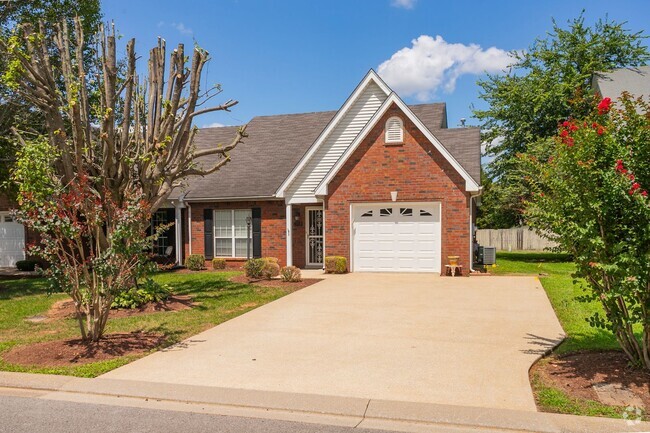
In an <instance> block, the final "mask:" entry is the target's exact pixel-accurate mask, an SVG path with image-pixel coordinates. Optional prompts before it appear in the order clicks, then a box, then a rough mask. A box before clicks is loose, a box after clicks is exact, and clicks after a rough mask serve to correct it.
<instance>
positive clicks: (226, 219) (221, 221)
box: [214, 210, 232, 238]
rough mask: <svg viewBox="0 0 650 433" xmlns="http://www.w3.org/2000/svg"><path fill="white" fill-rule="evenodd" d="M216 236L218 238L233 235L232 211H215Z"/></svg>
mask: <svg viewBox="0 0 650 433" xmlns="http://www.w3.org/2000/svg"><path fill="white" fill-rule="evenodd" d="M214 220H215V224H214V236H215V237H217V238H230V237H232V211H231V210H217V211H215V212H214Z"/></svg>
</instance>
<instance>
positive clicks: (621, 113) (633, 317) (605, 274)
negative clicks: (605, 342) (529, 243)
mask: <svg viewBox="0 0 650 433" xmlns="http://www.w3.org/2000/svg"><path fill="white" fill-rule="evenodd" d="M546 145H547V146H548V147H549V148H548V149H547V150H546V151H547V152H548V153H547V154H550V156H549V157H548V160H545V161H540V160H537V159H536V158H531V157H524V158H526V163H527V167H528V169H529V170H530V171H531V173H530V176H529V177H527V180H528V182H529V183H530V185H531V187H532V191H533V194H532V199H531V200H530V201H528V202H527V206H526V218H527V220H528V222H529V223H530V224H531V225H532V226H533V227H534V228H536V229H537V230H538V231H539V233H541V234H543V235H544V234H545V235H546V236H549V237H550V238H551V239H553V240H554V241H556V242H557V243H558V245H559V247H558V248H559V249H561V250H564V251H567V252H569V253H571V254H572V255H573V258H574V261H575V264H576V273H575V277H578V278H583V279H584V281H585V282H586V288H587V290H586V293H587V294H586V295H585V296H584V297H582V298H583V300H585V301H593V300H597V301H599V302H600V303H601V304H602V306H603V309H604V315H602V314H599V313H595V314H594V315H593V316H591V317H590V318H588V321H589V323H590V324H591V325H592V326H595V327H598V328H606V329H609V330H610V331H612V332H613V334H614V336H615V337H616V339H617V341H618V343H619V344H620V346H621V348H622V349H623V351H624V352H625V354H626V355H627V357H628V358H629V360H630V361H631V363H633V364H634V365H636V366H640V367H643V368H645V369H650V200H649V198H648V191H649V190H650V103H649V102H648V101H647V100H643V99H641V98H639V99H634V98H633V97H631V96H630V95H629V94H624V95H623V96H622V97H621V98H620V99H619V100H618V102H617V103H616V104H613V103H612V101H611V100H610V99H609V98H605V99H602V100H600V102H598V100H597V99H596V100H594V103H593V109H592V112H591V114H589V115H588V116H586V117H585V118H583V119H567V120H566V121H564V122H563V123H562V124H561V125H560V126H559V130H558V135H557V136H556V137H555V138H554V139H552V140H550V141H547V143H546ZM549 233H552V234H551V235H549Z"/></svg>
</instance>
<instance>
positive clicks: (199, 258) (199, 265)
mask: <svg viewBox="0 0 650 433" xmlns="http://www.w3.org/2000/svg"><path fill="white" fill-rule="evenodd" d="M185 267H186V268H187V269H189V270H190V271H200V270H201V269H203V268H204V267H205V256H204V255H203V254H191V255H190V256H189V257H188V258H187V259H185Z"/></svg>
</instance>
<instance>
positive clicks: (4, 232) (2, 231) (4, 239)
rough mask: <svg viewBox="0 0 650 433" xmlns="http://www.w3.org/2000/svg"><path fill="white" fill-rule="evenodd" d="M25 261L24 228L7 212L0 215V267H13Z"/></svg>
mask: <svg viewBox="0 0 650 433" xmlns="http://www.w3.org/2000/svg"><path fill="white" fill-rule="evenodd" d="M19 260H25V228H24V227H23V225H22V224H18V223H17V222H15V221H14V219H13V218H12V217H11V215H10V214H9V213H8V212H2V213H0V267H13V266H15V265H16V262H17V261H19Z"/></svg>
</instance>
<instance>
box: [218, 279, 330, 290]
mask: <svg viewBox="0 0 650 433" xmlns="http://www.w3.org/2000/svg"><path fill="white" fill-rule="evenodd" d="M230 281H231V282H233V283H241V284H252V285H254V286H260V287H276V288H280V289H284V290H287V291H290V292H294V291H296V290H300V289H304V288H305V287H307V286H311V285H312V284H316V283H318V282H319V281H323V280H322V279H320V278H303V279H302V280H301V281H299V282H290V281H282V280H281V279H279V278H274V279H271V280H266V279H251V278H248V277H247V276H246V275H237V276H234V277H232V278H231V279H230Z"/></svg>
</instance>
